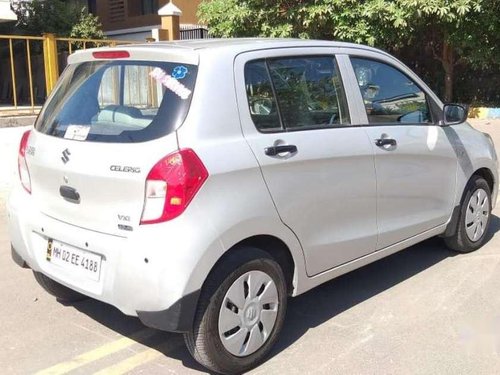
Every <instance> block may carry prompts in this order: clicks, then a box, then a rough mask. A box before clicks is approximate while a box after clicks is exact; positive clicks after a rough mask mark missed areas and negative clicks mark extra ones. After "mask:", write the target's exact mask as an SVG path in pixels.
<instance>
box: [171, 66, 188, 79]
mask: <svg viewBox="0 0 500 375" xmlns="http://www.w3.org/2000/svg"><path fill="white" fill-rule="evenodd" d="M187 73H188V69H187V68H186V67H185V66H183V65H180V66H176V67H175V68H174V70H173V71H172V77H174V78H175V79H183V78H184V77H186V74H187Z"/></svg>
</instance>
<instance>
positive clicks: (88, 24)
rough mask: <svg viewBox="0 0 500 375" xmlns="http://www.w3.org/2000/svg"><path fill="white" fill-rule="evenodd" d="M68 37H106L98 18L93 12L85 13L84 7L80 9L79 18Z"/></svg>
mask: <svg viewBox="0 0 500 375" xmlns="http://www.w3.org/2000/svg"><path fill="white" fill-rule="evenodd" d="M70 37H71V38H81V39H106V36H105V35H104V32H103V31H102V24H101V22H99V18H98V17H97V16H94V15H93V14H90V13H87V10H86V9H85V8H84V9H82V11H81V14H80V20H79V21H78V23H77V24H76V25H74V26H73V28H72V29H71V33H70Z"/></svg>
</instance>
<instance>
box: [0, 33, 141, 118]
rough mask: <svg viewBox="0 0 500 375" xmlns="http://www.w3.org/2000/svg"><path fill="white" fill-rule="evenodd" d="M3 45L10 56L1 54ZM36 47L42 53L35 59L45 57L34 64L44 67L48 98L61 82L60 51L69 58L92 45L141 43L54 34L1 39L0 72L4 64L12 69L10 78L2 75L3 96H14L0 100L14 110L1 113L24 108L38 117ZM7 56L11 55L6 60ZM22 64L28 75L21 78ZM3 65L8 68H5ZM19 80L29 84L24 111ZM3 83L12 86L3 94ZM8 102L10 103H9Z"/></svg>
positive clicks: (3, 37)
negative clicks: (69, 55)
mask: <svg viewBox="0 0 500 375" xmlns="http://www.w3.org/2000/svg"><path fill="white" fill-rule="evenodd" d="M4 41H5V42H7V47H8V48H7V54H5V53H3V51H2V49H3V48H5V44H4V43H3V42H4ZM22 41H24V43H25V46H22V47H21V48H19V47H20V45H22ZM34 43H38V44H39V46H38V50H39V51H38V53H36V52H35V55H40V56H42V57H43V62H40V61H38V62H36V63H35V64H43V72H44V80H45V85H44V86H45V87H44V89H45V90H44V95H43V97H44V98H45V97H47V96H48V95H49V94H50V92H51V91H52V89H53V88H54V86H55V84H56V82H57V79H58V78H59V53H60V51H61V50H65V52H66V51H67V53H68V54H72V53H73V52H74V51H75V50H79V49H87V47H88V46H89V45H92V46H93V47H100V46H111V47H114V46H116V45H120V44H133V43H138V42H137V41H124V40H109V39H80V38H58V37H56V36H55V35H54V34H44V35H43V36H24V35H22V36H21V35H0V71H2V62H4V63H6V62H8V65H10V69H9V70H10V77H8V76H6V75H5V74H3V77H2V79H1V80H0V92H2V91H4V92H5V91H7V92H9V93H10V94H12V96H11V97H7V98H1V97H0V99H3V100H2V102H3V104H9V103H8V101H9V99H10V101H11V103H10V104H12V106H10V107H9V108H8V109H6V108H5V107H4V108H2V107H1V106H0V113H2V112H3V113H5V112H12V111H15V112H19V111H20V109H22V108H24V109H25V111H26V110H27V112H30V113H35V108H36V104H37V103H36V98H35V86H37V85H36V84H35V82H34V74H33V68H34V67H33V61H32V57H33V55H34V53H33V44H34ZM14 44H17V45H14ZM23 51H25V52H23ZM16 54H17V55H19V54H22V55H23V56H16ZM5 55H8V58H7V59H6V56H5ZM21 57H22V58H21ZM23 64H25V67H26V72H25V74H21V73H20V72H19V71H17V70H21V69H20V68H22V67H23ZM3 65H4V66H5V65H6V64H3ZM20 75H21V76H20ZM9 78H10V81H9ZM20 80H21V81H23V83H26V81H27V86H28V88H29V93H28V97H29V98H28V99H29V100H27V101H26V100H24V101H25V102H27V103H29V106H23V107H22V108H21V107H20V106H19V100H18V88H19V87H18V85H19V81H20ZM2 82H3V84H4V85H5V84H7V85H9V83H10V85H9V88H8V90H4V88H3V87H2V86H1V84H2ZM2 89H3V90H2ZM37 89H38V90H39V91H40V90H41V88H40V87H38V86H37ZM5 99H7V103H6V100H5Z"/></svg>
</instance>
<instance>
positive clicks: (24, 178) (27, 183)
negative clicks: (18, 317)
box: [17, 130, 31, 194]
mask: <svg viewBox="0 0 500 375" xmlns="http://www.w3.org/2000/svg"><path fill="white" fill-rule="evenodd" d="M30 135H31V130H28V131H27V132H25V133H24V134H23V136H22V137H21V143H20V144H19V154H18V156H17V168H18V171H19V179H20V180H21V185H23V188H24V189H25V190H26V191H27V192H28V193H30V194H31V177H30V171H29V170H28V164H27V163H26V147H27V146H28V140H29V138H30Z"/></svg>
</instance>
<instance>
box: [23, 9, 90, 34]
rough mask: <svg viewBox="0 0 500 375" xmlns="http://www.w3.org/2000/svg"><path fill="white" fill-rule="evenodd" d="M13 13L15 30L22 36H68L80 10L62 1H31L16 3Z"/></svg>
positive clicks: (78, 16) (76, 21)
mask: <svg viewBox="0 0 500 375" xmlns="http://www.w3.org/2000/svg"><path fill="white" fill-rule="evenodd" d="M14 11H15V13H16V14H17V19H18V23H17V29H18V30H19V31H20V32H22V33H24V34H28V35H41V34H43V33H54V34H57V35H59V36H69V34H70V32H71V29H72V28H73V25H75V24H76V23H78V20H79V18H80V11H81V8H79V7H78V5H77V4H76V3H73V2H70V3H67V2H65V1H63V0H32V1H21V2H18V3H17V5H16V8H15V9H14Z"/></svg>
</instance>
